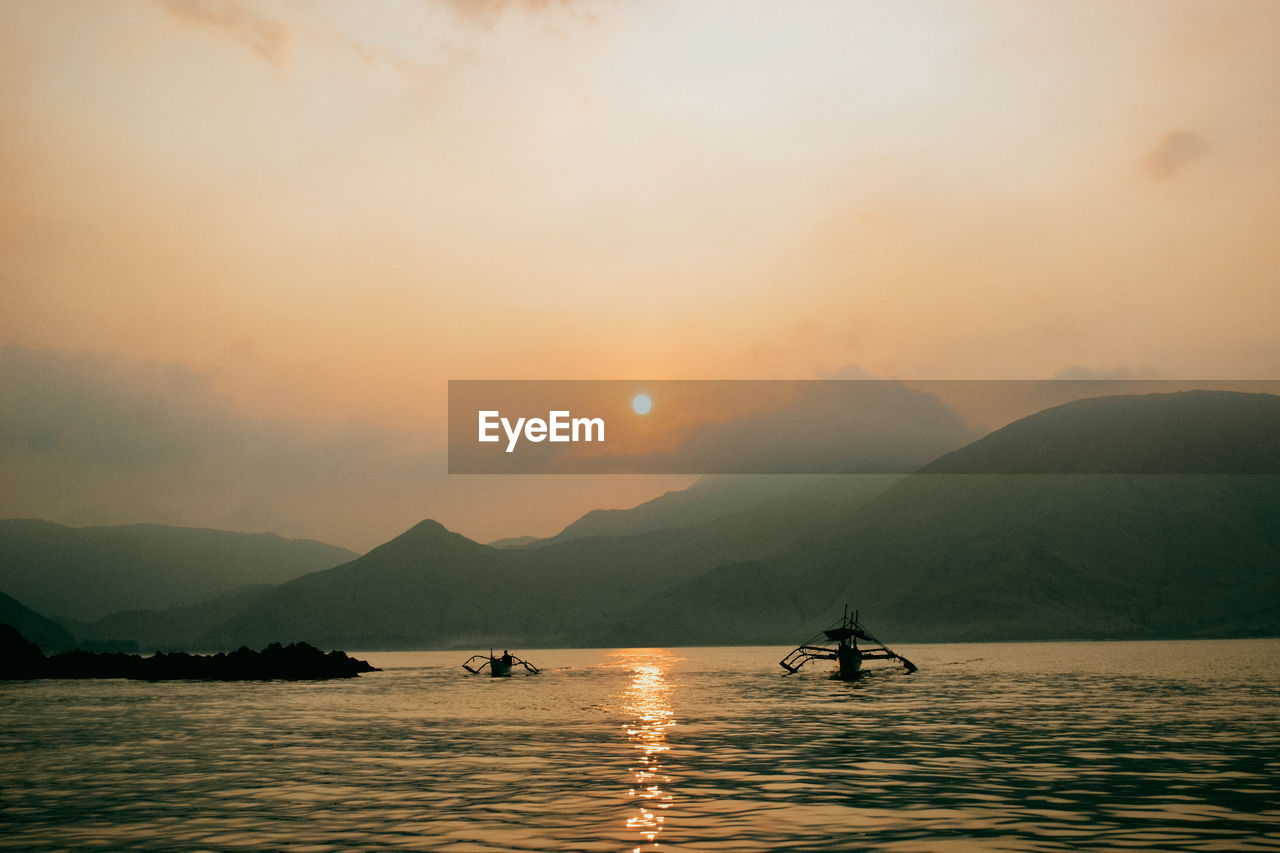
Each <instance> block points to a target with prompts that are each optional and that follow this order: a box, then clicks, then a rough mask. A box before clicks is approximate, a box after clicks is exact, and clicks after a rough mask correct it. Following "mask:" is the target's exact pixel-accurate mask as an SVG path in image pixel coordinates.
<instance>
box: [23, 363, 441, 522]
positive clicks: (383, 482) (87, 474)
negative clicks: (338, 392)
mask: <svg viewBox="0 0 1280 853" xmlns="http://www.w3.org/2000/svg"><path fill="white" fill-rule="evenodd" d="M0 398H2V399H4V400H5V405H4V407H2V408H0V470H2V471H3V472H4V479H5V483H6V488H5V489H4V490H3V491H2V492H0V516H36V517H42V518H49V519H51V520H56V521H62V522H64V523H70V524H120V523H132V522H139V521H148V522H157V523H163V524H179V525H196V526H216V527H222V528H226V529H231V530H244V531H250V532H257V531H272V532H277V533H281V534H282V535H286V536H317V534H319V538H327V539H328V540H329V541H335V540H336V541H338V542H339V543H340V544H346V543H348V542H351V543H357V542H358V543H362V544H363V543H367V542H368V541H369V538H368V537H369V535H370V531H371V530H377V529H379V528H381V527H383V526H384V525H385V520H384V518H383V517H380V516H386V515H396V514H399V515H401V516H405V515H406V513H405V512H404V505H408V506H413V505H414V504H415V503H418V504H420V503H421V501H422V498H423V492H424V487H425V486H426V485H427V484H428V483H431V482H434V481H438V480H439V479H440V477H441V474H442V472H441V471H440V470H439V469H440V468H441V467H442V466H441V465H440V464H439V463H438V462H434V461H433V460H432V459H431V458H429V457H427V456H426V455H425V454H423V453H421V452H416V451H415V450H414V449H412V448H410V447H408V446H407V445H406V443H405V441H404V440H403V439H402V437H400V436H397V435H394V434H392V433H389V432H386V431H380V430H376V429H373V428H370V427H360V426H343V427H325V426H318V425H314V424H307V423H301V422H288V421H276V420H265V419H255V418H250V417H245V416H242V415H240V414H238V413H237V412H236V411H235V408H234V407H233V405H232V404H231V402H230V401H228V400H226V399H224V398H223V397H221V396H220V395H218V394H217V393H216V392H215V391H214V390H213V389H212V387H211V384H210V382H209V381H208V379H207V377H204V376H202V375H200V374H198V373H195V372H192V371H190V370H187V369H186V368H183V367H180V366H176V365H166V364H157V363H149V364H144V365H126V364H122V363H120V362H119V361H117V360H116V359H113V358H109V357H103V356H98V355H93V354H86V353H80V354H69V353H61V352H46V351H36V350H29V349H25V348H21V347H15V346H7V347H3V348H0ZM433 478H434V480H433ZM414 514H415V513H414V512H413V511H412V510H411V511H409V512H408V514H407V517H409V518H412V516H413V515H414Z"/></svg>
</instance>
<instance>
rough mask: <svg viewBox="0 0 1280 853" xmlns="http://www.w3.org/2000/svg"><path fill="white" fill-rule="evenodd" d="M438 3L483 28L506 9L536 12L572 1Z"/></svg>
mask: <svg viewBox="0 0 1280 853" xmlns="http://www.w3.org/2000/svg"><path fill="white" fill-rule="evenodd" d="M440 2H441V3H443V4H444V5H445V6H446V7H448V9H449V11H451V12H453V13H454V14H455V15H457V16H458V17H459V18H461V19H462V20H464V21H468V22H470V23H472V24H477V25H480V26H483V27H492V26H493V25H494V24H496V23H497V22H498V19H499V18H501V17H502V15H503V13H505V12H506V11H507V10H508V9H524V10H528V11H534V12H536V11H540V10H542V9H549V8H553V7H557V6H569V5H571V4H572V3H573V2H574V0H440Z"/></svg>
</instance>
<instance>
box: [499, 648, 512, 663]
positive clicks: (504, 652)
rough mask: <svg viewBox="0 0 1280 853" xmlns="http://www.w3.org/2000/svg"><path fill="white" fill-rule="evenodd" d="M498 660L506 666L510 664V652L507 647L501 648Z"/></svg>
mask: <svg viewBox="0 0 1280 853" xmlns="http://www.w3.org/2000/svg"><path fill="white" fill-rule="evenodd" d="M500 660H501V661H502V662H503V663H504V664H506V665H507V666H511V652H510V651H508V650H507V649H503V650H502V657H501V658H500Z"/></svg>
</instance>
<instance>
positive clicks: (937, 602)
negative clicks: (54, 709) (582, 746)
mask: <svg viewBox="0 0 1280 853" xmlns="http://www.w3.org/2000/svg"><path fill="white" fill-rule="evenodd" d="M1277 403H1280V398H1275V397H1270V396H1268V395H1250V394H1232V393H1216V392H1215V393H1199V392H1189V393H1185V394H1175V395H1149V396H1129V397H1111V398H1103V399H1098V400H1083V401H1078V402H1076V403H1070V404H1067V405H1066V406H1059V407H1055V408H1053V409H1048V410H1045V411H1044V412H1040V413H1037V414H1036V415H1032V416H1030V417H1029V418H1025V419H1023V420H1022V421H1018V422H1015V423H1014V424H1010V425H1009V426H1008V427H1006V428H1005V429H1003V430H999V431H997V432H996V433H993V434H992V435H991V436H988V437H987V438H985V439H982V440H980V441H977V442H974V443H973V444H971V445H969V446H967V447H965V448H962V449H961V450H959V451H956V452H954V453H950V454H947V455H946V456H943V457H940V458H939V460H937V461H936V462H935V463H933V464H931V465H930V466H926V468H925V469H923V471H922V473H917V474H914V475H911V476H909V477H872V476H843V477H818V478H813V479H811V480H809V481H807V482H804V483H800V484H795V487H794V488H791V484H788V485H787V486H786V488H783V489H781V490H780V492H781V493H780V494H776V495H773V496H771V497H765V498H764V499H761V500H756V501H752V502H750V503H749V505H747V506H745V507H742V508H738V509H736V510H727V511H724V512H721V511H720V510H721V509H724V507H725V503H724V500H730V499H728V498H725V496H724V495H723V494H721V493H715V494H712V495H711V496H709V497H707V498H706V499H707V500H708V501H710V503H711V506H710V507H705V508H703V509H698V508H697V507H698V503H697V502H696V501H693V502H691V503H689V504H687V505H685V506H683V507H682V506H681V502H683V501H689V500H690V497H691V496H690V495H688V494H685V493H680V495H681V496H679V497H677V496H671V497H670V498H669V499H668V500H666V501H664V500H663V499H662V498H659V499H658V502H657V507H656V508H655V507H649V508H648V509H645V510H643V511H642V512H639V513H634V514H631V515H628V514H627V513H632V512H633V511H623V512H622V515H618V516H608V515H606V516H602V518H604V519H610V520H609V521H608V522H607V523H604V524H602V525H601V526H600V527H596V528H592V527H591V526H590V525H584V526H583V527H582V528H580V529H579V531H578V532H580V533H583V534H584V535H575V536H573V537H569V538H567V539H564V540H559V541H545V540H544V541H542V542H539V543H536V544H534V545H532V546H526V547H515V548H508V549H500V548H493V547H489V546H486V545H481V544H479V543H476V542H473V541H471V540H469V539H467V538H465V537H463V536H460V535H458V534H456V533H452V532H450V531H448V530H446V529H444V528H443V527H441V526H440V525H439V524H437V523H435V522H431V521H425V522H422V523H421V524H418V525H417V526H415V527H414V528H412V529H410V530H409V531H406V532H405V533H404V534H402V535H401V536H399V537H397V538H396V539H393V540H392V541H390V542H388V543H386V544H384V545H382V546H380V547H378V548H375V549H374V550H372V551H370V552H369V553H368V554H366V555H364V556H363V557H359V558H356V559H351V560H348V561H345V562H343V563H341V564H340V565H335V566H332V567H330V568H325V569H323V570H319V571H312V572H309V573H306V574H301V575H300V576H296V577H293V578H292V579H288V580H286V581H285V582H283V583H281V584H279V585H277V586H273V587H268V588H265V589H263V588H256V589H247V590H243V591H242V592H240V593H236V594H235V595H231V596H227V597H224V598H222V599H219V600H214V601H208V602H205V603H203V604H199V605H190V606H187V607H185V608H182V609H173V610H169V611H168V612H164V611H160V612H150V613H146V612H141V613H140V612H134V613H117V614H114V615H112V616H110V617H109V618H106V619H102V620H99V621H98V622H96V623H94V624H93V626H92V630H94V631H97V632H99V634H100V635H101V636H102V637H103V638H104V639H119V640H124V639H129V637H125V636H108V635H109V634H112V633H124V632H127V631H132V632H134V633H135V634H137V635H139V636H146V637H147V638H149V639H150V640H152V641H154V642H155V643H156V644H158V645H159V647H169V648H172V647H173V644H172V643H171V642H170V641H173V640H180V641H181V642H182V643H189V644H191V648H192V649H193V650H218V649H225V648H235V647H237V646H239V645H242V644H244V645H250V646H259V645H262V644H263V643H266V642H270V641H273V640H276V639H288V640H290V641H306V642H309V643H312V644H315V645H318V646H330V647H332V646H337V647H342V648H348V649H373V648H430V647H436V648H441V647H446V648H447V647H472V648H481V649H482V648H486V647H488V646H489V645H494V646H510V647H523V648H528V647H533V646H566V645H578V644H599V645H641V644H643V645H678V644H685V643H747V642H769V643H778V644H783V643H788V642H797V641H799V640H802V639H805V638H807V637H808V636H810V635H812V634H813V633H814V632H815V631H816V630H817V629H818V628H821V627H824V626H825V625H827V624H828V623H830V622H831V621H833V620H834V619H835V618H836V617H837V616H839V614H840V612H841V609H842V607H843V605H844V603H845V602H848V603H849V604H850V605H851V606H853V607H855V608H858V609H860V610H861V612H862V616H863V619H864V621H865V622H866V623H867V624H868V625H869V627H870V628H871V629H872V630H873V631H875V632H876V633H878V634H879V635H881V636H882V637H883V638H884V639H885V640H887V641H889V642H890V643H891V644H894V643H906V642H917V641H951V640H1026V639H1052V638H1124V639H1143V638H1173V637H1229V636H1258V635H1275V634H1280V474H1275V473H1271V474H1250V473H1238V472H1240V471H1253V470H1260V471H1266V470H1272V469H1270V468H1268V467H1267V466H1269V465H1271V460H1272V459H1273V458H1274V451H1275V446H1276V438H1275V437H1276V436H1280V405H1277ZM1081 436H1085V438H1084V439H1082V438H1081ZM1189 460H1191V461H1194V463H1195V464H1194V465H1192V464H1191V461H1189ZM1095 461H1096V463H1097V464H1096V466H1095V464H1094V462H1095ZM1097 466H1104V467H1101V468H1098V470H1100V471H1104V472H1111V471H1120V472H1130V473H1084V472H1090V471H1092V470H1093V469H1095V467H1097ZM1180 466H1181V467H1180ZM1206 469H1207V470H1210V471H1214V472H1216V473H1168V474H1152V473H1132V472H1135V471H1136V472H1151V471H1164V470H1169V471H1184V472H1185V471H1188V470H1191V471H1203V470H1206ZM965 471H996V472H1000V473H962V472H965ZM1027 471H1030V472H1050V473H1024V472H1027ZM774 485H775V486H777V485H778V484H774ZM761 488H762V489H763V490H767V489H768V488H770V487H769V486H766V485H762V486H761ZM689 491H690V492H692V491H694V490H692V489H691V490H689ZM665 497H667V496H664V498H665ZM722 499H723V500H722ZM735 499H736V498H735ZM717 502H718V503H717ZM651 503H654V502H651ZM637 509H639V508H637ZM699 512H702V513H705V517H704V518H703V520H701V521H698V522H691V523H688V524H682V523H680V522H682V521H687V520H690V519H691V518H693V517H696V516H697V514H698V513H699ZM656 519H665V521H657V520H656ZM651 523H663V524H666V525H667V526H662V527H658V528H657V529H644V528H645V526H646V525H648V524H651ZM593 524H594V522H593ZM593 529H594V530H601V529H612V530H614V531H622V532H614V533H596V534H594V535H586V533H585V532H584V531H590V530H593ZM258 579H259V580H261V577H260V576H259V578H258ZM237 596H242V597H237ZM134 607H135V609H136V608H137V605H134ZM152 609H154V608H152ZM193 638H194V639H193ZM146 645H151V643H148V644H146Z"/></svg>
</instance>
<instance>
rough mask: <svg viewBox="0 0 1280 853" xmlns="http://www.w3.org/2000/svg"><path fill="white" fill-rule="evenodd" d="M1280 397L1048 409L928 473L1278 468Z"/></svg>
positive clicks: (1188, 395)
mask: <svg viewBox="0 0 1280 853" xmlns="http://www.w3.org/2000/svg"><path fill="white" fill-rule="evenodd" d="M1277 424H1280V397H1277V396H1275V395H1272V394H1242V393H1239V392H1235V391H1183V392H1180V393H1175V394H1143V395H1137V394H1124V395H1116V396H1112V397H1091V398H1088V399H1085V400H1076V401H1073V402H1070V403H1065V404H1063V405H1061V406H1054V407H1052V408H1049V409H1045V410H1043V411H1041V412H1037V413H1036V414H1034V415H1030V416H1029V417H1025V418H1022V419H1021V420H1018V421H1014V422H1013V423H1011V424H1009V425H1008V426H1006V427H1004V428H1003V429H998V430H996V431H995V432H993V433H991V434H989V435H987V436H985V437H983V438H981V439H979V440H977V441H975V442H973V443H972V444H969V445H966V446H965V447H962V448H960V449H959V450H955V451H952V452H951V453H947V454H945V455H943V456H941V457H939V458H938V459H937V460H935V461H934V462H931V463H930V464H928V465H925V466H924V467H923V468H921V469H920V472H921V473H926V474H1280V435H1277V432H1276V426H1277Z"/></svg>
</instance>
